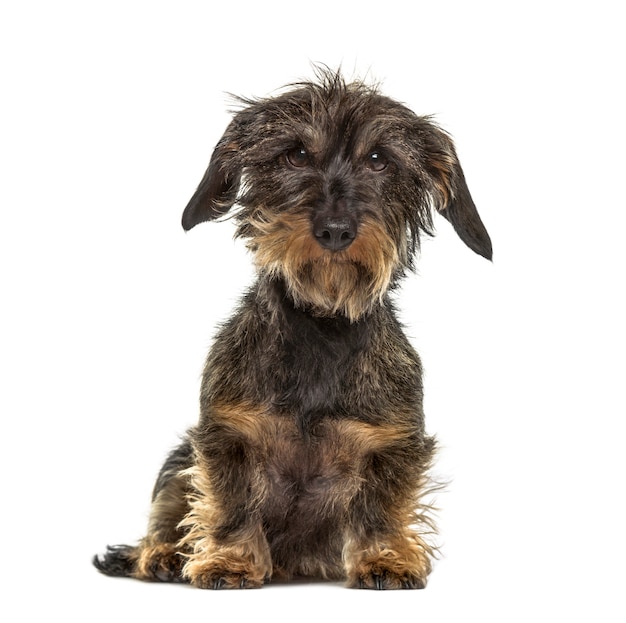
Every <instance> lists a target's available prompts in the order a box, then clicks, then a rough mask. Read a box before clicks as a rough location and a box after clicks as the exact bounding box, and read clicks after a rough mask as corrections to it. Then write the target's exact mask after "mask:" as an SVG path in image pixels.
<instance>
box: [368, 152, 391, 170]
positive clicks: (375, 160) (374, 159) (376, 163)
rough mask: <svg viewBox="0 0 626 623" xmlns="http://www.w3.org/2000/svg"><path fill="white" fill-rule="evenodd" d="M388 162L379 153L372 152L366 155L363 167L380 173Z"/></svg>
mask: <svg viewBox="0 0 626 623" xmlns="http://www.w3.org/2000/svg"><path fill="white" fill-rule="evenodd" d="M388 164H389V161H388V160H387V158H385V156H383V154H381V153H380V152H379V151H373V152H371V153H370V154H368V156H367V159H366V161H365V165H366V166H367V168H368V169H369V170H370V171H376V172H379V171H382V170H384V169H386V168H387V165H388Z"/></svg>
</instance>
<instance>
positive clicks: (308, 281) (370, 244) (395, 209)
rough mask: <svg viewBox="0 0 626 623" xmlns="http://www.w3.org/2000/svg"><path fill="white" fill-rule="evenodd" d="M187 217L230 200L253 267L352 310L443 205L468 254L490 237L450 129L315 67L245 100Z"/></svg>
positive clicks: (330, 310)
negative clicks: (310, 78)
mask: <svg viewBox="0 0 626 623" xmlns="http://www.w3.org/2000/svg"><path fill="white" fill-rule="evenodd" d="M242 102H243V103H244V105H245V107H244V108H243V109H242V110H240V111H239V112H237V113H236V114H235V116H234V118H233V120H232V122H231V123H230V125H229V126H228V128H227V129H226V132H225V134H224V136H223V137H222V139H221V140H220V141H219V143H218V144H217V146H216V148H215V151H214V152H213V156H212V157H211V161H210V163H209V167H208V169H207V171H206V173H205V175H204V177H203V179H202V181H201V182H200V185H199V186H198V189H197V190H196V192H195V194H194V195H193V197H192V198H191V200H190V202H189V204H188V205H187V207H186V209H185V211H184V214H183V227H184V228H185V230H189V229H191V228H192V227H194V226H195V225H197V224H198V223H201V222H203V221H208V220H213V219H216V218H218V217H220V216H222V215H225V214H226V213H227V212H228V211H229V210H230V209H231V207H232V206H233V205H234V204H235V203H237V204H238V206H239V209H238V210H237V211H236V214H235V218H236V219H237V223H238V230H237V232H238V235H239V236H241V237H244V238H246V239H247V240H248V246H249V248H250V249H251V250H252V251H253V252H254V254H255V261H256V264H257V267H258V269H259V271H260V272H261V273H262V274H264V275H266V276H268V277H270V278H275V279H282V280H283V281H284V283H285V285H286V288H287V291H288V292H289V294H290V296H291V297H292V298H293V300H294V301H295V303H296V304H298V305H301V306H305V307H309V308H311V309H312V310H314V311H315V312H317V313H319V314H324V315H333V314H336V313H341V314H344V315H346V316H348V317H349V318H351V319H353V320H354V319H356V318H358V317H359V316H361V315H362V314H363V313H366V312H367V311H368V310H369V309H371V306H372V305H373V304H374V303H375V302H376V301H377V300H379V299H381V298H382V297H383V295H384V294H385V292H386V291H387V290H388V288H389V287H390V286H391V285H392V284H393V283H394V281H395V280H396V279H397V278H398V277H399V276H401V275H402V274H403V273H404V272H405V270H406V269H409V268H411V267H412V265H413V258H414V255H415V251H416V250H417V248H418V245H419V236H420V234H421V233H422V232H424V233H427V234H431V233H432V228H433V223H432V218H433V217H432V215H433V213H434V212H439V213H440V214H442V215H443V216H444V217H446V218H447V219H448V220H449V221H450V222H451V223H452V225H453V226H454V229H455V230H456V232H457V233H458V235H459V236H460V238H461V239H462V240H463V241H464V242H465V243H466V244H467V245H468V246H469V247H470V248H471V249H472V250H473V251H475V252H476V253H478V254H480V255H482V256H484V257H486V258H488V259H491V254H492V251H491V241H490V239H489V235H488V233H487V231H486V229H485V227H484V225H483V223H482V221H481V220H480V217H479V215H478V212H477V211H476V207H475V205H474V202H473V201H472V198H471V196H470V193H469V190H468V188H467V184H466V182H465V177H464V175H463V171H462V169H461V165H460V164H459V161H458V158H457V156H456V152H455V149H454V145H453V143H452V140H451V139H450V137H449V136H448V135H447V134H446V133H445V132H443V131H442V130H441V129H440V128H438V127H437V126H436V125H435V124H434V123H433V122H432V121H431V120H430V119H429V118H427V117H419V116H417V115H416V114H414V113H413V112H412V111H411V110H409V109H408V108H406V107H405V106H404V105H402V104H400V103H398V102H396V101H394V100H392V99H389V98H387V97H385V96H383V95H381V94H380V93H379V92H378V91H377V90H376V89H375V88H373V87H369V86H366V85H364V84H362V83H352V84H346V83H345V82H344V81H343V80H342V78H341V76H340V75H339V74H336V73H332V72H322V75H321V76H320V81H319V82H315V83H303V84H298V85H294V86H293V87H292V90H289V91H287V92H285V93H283V94H281V95H278V96H277V97H274V98H270V99H263V100H254V101H252V100H242Z"/></svg>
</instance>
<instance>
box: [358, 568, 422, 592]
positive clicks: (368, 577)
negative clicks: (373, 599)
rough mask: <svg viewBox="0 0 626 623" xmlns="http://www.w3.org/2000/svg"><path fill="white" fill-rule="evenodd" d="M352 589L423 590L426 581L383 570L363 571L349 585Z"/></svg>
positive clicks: (411, 575) (410, 574)
mask: <svg viewBox="0 0 626 623" xmlns="http://www.w3.org/2000/svg"><path fill="white" fill-rule="evenodd" d="M349 586H350V587H352V588H369V589H374V590H379V591H383V590H393V589H402V588H425V586H426V579H425V578H422V577H420V576H418V575H416V574H415V573H411V572H408V571H407V572H404V573H396V572H394V571H390V570H388V569H384V568H375V569H370V570H368V571H366V570H363V571H362V572H361V573H359V575H358V576H356V577H354V578H352V580H351V581H350V583H349Z"/></svg>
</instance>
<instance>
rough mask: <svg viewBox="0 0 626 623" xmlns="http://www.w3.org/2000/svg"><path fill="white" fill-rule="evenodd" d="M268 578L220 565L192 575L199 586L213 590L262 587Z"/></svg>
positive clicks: (195, 583) (192, 581)
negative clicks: (224, 567)
mask: <svg viewBox="0 0 626 623" xmlns="http://www.w3.org/2000/svg"><path fill="white" fill-rule="evenodd" d="M267 580H268V577H267V576H259V575H258V574H254V573H250V574H248V573H241V572H237V571H230V570H228V569H223V568H219V567H209V568H207V569H205V570H204V571H202V572H200V573H196V574H193V575H192V576H191V583H192V584H193V585H194V586H196V587H197V588H209V589H213V590H221V589H229V588H261V587H262V586H263V584H265V582H266V581H267Z"/></svg>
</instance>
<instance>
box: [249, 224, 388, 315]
mask: <svg viewBox="0 0 626 623" xmlns="http://www.w3.org/2000/svg"><path fill="white" fill-rule="evenodd" d="M252 231H253V232H254V235H253V236H252V237H251V240H250V242H249V245H248V246H249V247H250V249H251V250H252V251H253V252H254V255H255V262H256V265H257V268H258V269H259V272H260V273H261V274H264V275H267V276H269V277H270V278H278V279H282V280H283V281H284V282H285V284H286V287H287V292H288V294H289V296H290V297H291V299H292V300H293V302H294V304H295V305H296V306H297V307H301V308H304V309H307V310H308V311H309V312H311V313H313V314H315V315H318V316H335V315H338V314H341V315H343V316H345V317H347V318H348V319H350V320H351V321H355V320H358V319H359V318H361V317H362V316H363V315H364V314H367V313H368V312H369V311H370V310H371V309H372V307H373V306H374V305H375V304H376V303H378V302H381V301H382V299H383V297H384V295H385V292H387V290H388V288H389V285H390V283H391V281H392V279H393V276H394V273H395V271H396V270H397V269H398V264H399V257H398V248H397V245H396V243H395V242H394V241H393V240H392V239H391V238H390V236H389V235H388V234H387V232H386V231H385V230H384V229H383V228H382V227H381V226H380V225H379V224H378V223H376V222H373V221H370V220H365V221H364V222H363V223H361V225H360V227H359V231H358V235H357V237H356V239H355V240H354V242H353V243H352V244H351V245H350V246H349V247H348V248H347V249H345V250H343V251H329V250H328V249H324V248H322V247H321V246H320V245H319V244H318V242H317V241H316V240H315V238H314V236H313V235H312V233H311V226H310V223H309V218H308V217H307V216H306V215H293V214H291V215H287V214H285V215H281V216H278V217H276V218H273V219H272V220H270V221H265V220H256V221H255V222H254V223H252Z"/></svg>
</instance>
